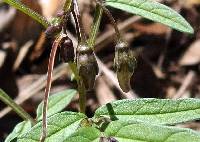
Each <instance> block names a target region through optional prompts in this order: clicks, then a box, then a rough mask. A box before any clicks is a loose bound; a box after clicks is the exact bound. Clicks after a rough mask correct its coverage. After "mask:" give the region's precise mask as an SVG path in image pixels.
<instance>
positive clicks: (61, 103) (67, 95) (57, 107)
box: [37, 89, 77, 120]
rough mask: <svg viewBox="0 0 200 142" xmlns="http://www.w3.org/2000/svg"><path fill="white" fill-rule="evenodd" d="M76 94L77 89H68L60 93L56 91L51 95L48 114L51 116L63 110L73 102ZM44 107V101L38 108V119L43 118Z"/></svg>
mask: <svg viewBox="0 0 200 142" xmlns="http://www.w3.org/2000/svg"><path fill="white" fill-rule="evenodd" d="M76 94H77V91H76V90H73V89H67V90H64V91H61V92H59V93H56V94H54V95H51V96H50V97H49V103H48V112H47V116H51V115H53V114H55V113H57V112H60V111H61V110H63V109H64V108H65V107H66V106H67V105H68V104H69V103H70V102H71V100H72V99H73V97H74V96H75V95H76ZM42 107H43V102H42V103H40V104H39V106H38V108H37V120H41V119H42Z"/></svg>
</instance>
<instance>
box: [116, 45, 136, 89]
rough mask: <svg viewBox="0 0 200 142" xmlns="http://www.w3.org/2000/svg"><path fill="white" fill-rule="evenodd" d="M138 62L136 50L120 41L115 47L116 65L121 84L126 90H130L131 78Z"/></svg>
mask: <svg viewBox="0 0 200 142" xmlns="http://www.w3.org/2000/svg"><path fill="white" fill-rule="evenodd" d="M136 64H137V62H136V58H135V54H134V52H133V51H132V50H131V49H130V48H129V47H128V45H127V43H125V42H119V43H118V44H117V45H116V47H115V61H114V67H115V69H116V73H117V78H118V82H119V85H120V87H121V89H122V90H123V91H124V92H128V91H130V88H131V87H130V79H131V76H132V75H133V73H134V69H135V67H136Z"/></svg>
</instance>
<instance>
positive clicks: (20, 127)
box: [5, 121, 31, 142]
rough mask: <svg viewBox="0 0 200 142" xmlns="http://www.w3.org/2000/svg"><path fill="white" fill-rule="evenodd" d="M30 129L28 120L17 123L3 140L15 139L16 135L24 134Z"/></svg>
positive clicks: (6, 141) (9, 141) (7, 141)
mask: <svg viewBox="0 0 200 142" xmlns="http://www.w3.org/2000/svg"><path fill="white" fill-rule="evenodd" d="M30 129H31V122H30V121H23V122H21V123H19V124H17V125H16V126H15V128H14V130H13V131H12V132H11V133H10V134H9V135H8V136H7V138H6V140H5V142H11V141H13V140H14V139H17V137H18V136H20V135H23V134H25V133H26V132H28V131H29V130H30Z"/></svg>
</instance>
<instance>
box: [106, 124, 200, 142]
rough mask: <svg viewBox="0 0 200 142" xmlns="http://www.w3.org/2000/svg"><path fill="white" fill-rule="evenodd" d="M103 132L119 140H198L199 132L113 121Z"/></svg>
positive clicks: (183, 141)
mask: <svg viewBox="0 0 200 142" xmlns="http://www.w3.org/2000/svg"><path fill="white" fill-rule="evenodd" d="M105 134H106V135H107V137H114V138H115V139H116V140H118V141H119V142H200V133H197V132H195V131H192V130H190V129H184V128H175V127H167V126H159V125H152V124H150V123H138V122H121V121H114V122H111V123H110V124H109V125H108V127H107V128H106V130H105Z"/></svg>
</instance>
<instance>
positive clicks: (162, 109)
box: [95, 99, 200, 124]
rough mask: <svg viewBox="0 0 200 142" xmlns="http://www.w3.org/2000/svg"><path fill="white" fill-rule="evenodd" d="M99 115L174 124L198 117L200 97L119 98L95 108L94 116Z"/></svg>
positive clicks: (113, 118) (199, 116)
mask: <svg viewBox="0 0 200 142" xmlns="http://www.w3.org/2000/svg"><path fill="white" fill-rule="evenodd" d="M99 116H105V117H110V118H111V119H112V120H123V121H130V120H134V121H143V122H151V123H156V124H176V123H181V122H186V121H190V120H196V119H199V118H200V99H178V100H169V99H137V100H119V101H116V102H113V103H109V104H106V105H104V106H102V107H100V108H99V109H97V110H96V112H95V117H99Z"/></svg>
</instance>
